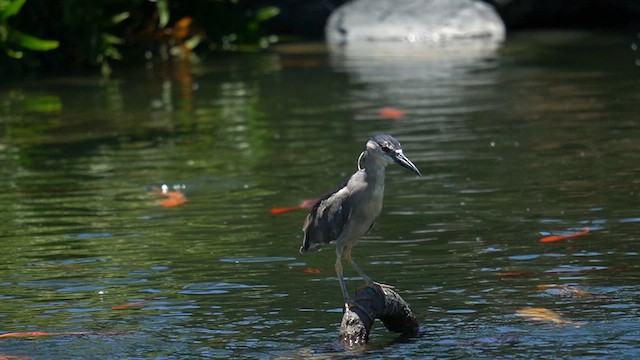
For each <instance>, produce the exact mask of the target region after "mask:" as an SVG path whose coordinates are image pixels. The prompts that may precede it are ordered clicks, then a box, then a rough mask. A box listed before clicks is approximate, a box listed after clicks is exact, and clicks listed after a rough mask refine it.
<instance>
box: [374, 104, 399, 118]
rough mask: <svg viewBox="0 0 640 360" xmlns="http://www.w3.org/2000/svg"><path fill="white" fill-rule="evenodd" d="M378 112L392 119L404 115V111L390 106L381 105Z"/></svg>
mask: <svg viewBox="0 0 640 360" xmlns="http://www.w3.org/2000/svg"><path fill="white" fill-rule="evenodd" d="M378 114H379V115H380V116H381V117H383V118H387V119H394V120H398V119H402V118H403V117H404V111H402V110H400V109H396V108H392V107H383V108H382V109H380V111H378Z"/></svg>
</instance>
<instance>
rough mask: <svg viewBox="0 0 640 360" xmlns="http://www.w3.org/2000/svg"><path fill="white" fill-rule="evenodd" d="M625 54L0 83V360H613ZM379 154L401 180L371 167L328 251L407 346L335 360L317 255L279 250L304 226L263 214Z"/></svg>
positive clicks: (632, 75)
mask: <svg viewBox="0 0 640 360" xmlns="http://www.w3.org/2000/svg"><path fill="white" fill-rule="evenodd" d="M638 44H640V38H639V37H638V36H637V35H636V34H631V35H628V36H626V35H625V36H621V35H620V34H593V33H582V32H542V33H521V34H517V35H514V36H512V37H510V38H509V39H508V40H507V42H506V43H505V44H503V45H502V46H501V47H499V48H497V49H474V48H458V49H438V50H433V49H432V50H429V51H425V50H418V49H411V50H406V49H405V50H401V49H394V50H393V51H389V50H386V51H385V50H384V49H381V50H380V51H371V52H369V53H366V54H363V53H357V52H354V53H349V52H345V51H329V50H327V49H325V48H324V47H323V46H322V45H318V44H304V45H298V46H282V47H280V48H278V49H277V50H276V51H272V52H269V53H261V54H227V55H220V56H216V57H214V58H209V59H204V60H202V61H201V62H200V63H198V64H192V65H189V64H178V63H176V64H171V65H159V64H155V65H150V66H148V67H147V68H145V69H129V70H126V69H123V70H119V71H116V72H115V73H114V74H113V76H112V77H111V78H110V79H102V78H99V77H93V76H73V77H56V78H46V79H40V78H39V79H31V80H23V81H19V82H18V81H14V82H4V83H3V84H2V85H0V124H1V125H2V127H1V132H0V159H1V161H2V167H1V168H0V186H2V188H3V191H2V193H1V195H0V206H1V207H2V209H4V210H3V211H2V212H3V213H4V214H5V215H3V221H2V223H1V224H0V236H1V241H0V264H2V265H0V266H1V267H2V272H1V274H2V275H0V319H1V324H2V326H1V327H0V357H2V358H7V359H45V358H58V359H62V358H74V359H82V358H87V359H93V358H102V359H108V358H113V359H133V358H135V359H145V358H150V359H188V358H221V357H244V358H277V357H280V358H308V357H313V356H315V357H319V358H320V357H336V358H341V357H354V356H356V357H357V356H367V357H371V358H407V357H409V358H438V359H443V358H505V357H510V358H518V357H520V358H569V357H572V358H583V359H589V358H602V357H610V358H638V357H640V347H639V346H638V344H639V343H640V318H639V315H640V313H639V310H638V300H639V299H640V267H639V266H638V262H639V261H640V255H639V254H640V247H639V246H638V240H639V238H640V236H639V234H640V231H639V230H640V212H639V209H640V180H639V179H640V176H639V175H640V157H639V155H638V154H640V141H639V140H638V139H640V118H639V116H638V114H639V111H638V104H639V103H640V81H638V80H639V77H640V51H638V46H639V45H638ZM380 132H384V133H390V134H392V135H394V136H395V137H396V138H397V139H398V140H399V141H400V142H401V143H402V146H403V148H404V152H405V154H406V155H407V156H408V157H409V158H410V159H411V160H412V161H413V162H414V163H415V164H416V165H417V166H418V168H420V170H421V171H422V174H423V176H422V177H416V176H415V175H413V174H411V173H409V172H407V171H406V170H404V169H402V168H401V167H399V166H395V165H391V166H389V167H388V169H387V181H386V194H385V205H384V208H383V211H382V215H381V216H380V218H379V219H378V221H377V222H376V224H375V225H374V227H373V228H372V229H371V231H370V232H369V233H368V234H367V235H366V236H365V237H364V238H363V239H362V240H361V242H360V243H359V244H358V245H357V246H356V247H355V248H354V250H353V255H354V258H355V259H356V261H357V262H358V264H359V265H360V266H361V267H362V268H363V270H364V271H365V272H367V274H368V275H370V276H371V277H373V278H374V279H376V280H377V281H380V282H383V283H386V284H392V285H394V286H395V287H396V289H397V290H398V292H399V294H400V295H401V296H402V297H403V298H404V299H405V300H406V301H407V302H408V303H409V304H410V306H411V308H412V310H413V312H414V314H415V316H416V317H417V319H418V321H419V322H420V325H421V330H420V334H419V335H418V336H417V337H413V338H409V339H404V338H399V337H398V336H397V335H396V334H393V333H389V332H387V331H386V329H384V327H383V326H382V325H381V324H380V323H379V322H378V323H376V325H375V326H374V329H373V330H372V334H371V338H370V340H371V343H370V346H368V347H367V348H365V349H361V350H357V351H356V350H353V349H343V348H341V347H340V346H339V345H338V343H337V335H338V327H339V324H340V320H341V317H342V296H341V292H340V287H339V285H338V281H337V278H336V275H335V273H334V267H333V265H334V261H335V254H334V251H333V245H328V246H326V248H325V249H324V251H321V252H319V253H308V254H300V253H299V251H298V249H299V247H300V245H301V241H302V232H301V227H302V223H303V221H304V218H305V216H306V212H307V211H308V210H306V209H302V210H297V211H290V212H285V213H281V214H272V213H271V212H270V209H273V208H278V207H289V206H293V207H295V206H297V205H298V204H300V203H301V202H303V201H305V200H309V199H313V198H317V197H319V196H321V195H322V194H323V193H324V192H326V191H328V190H330V189H331V188H332V187H333V186H335V185H337V184H339V183H340V182H341V181H342V180H344V179H345V178H346V177H348V176H350V174H351V173H352V172H354V171H355V170H356V169H357V164H356V162H357V158H358V155H359V154H360V151H361V150H362V149H363V147H364V144H365V143H366V141H367V139H368V138H369V137H370V136H371V135H372V134H376V133H380ZM163 186H164V189H165V190H168V192H165V193H164V194H163V192H162V191H163V190H162V189H163ZM572 234H573V235H576V236H573V237H566V238H563V237H560V238H555V240H558V241H552V242H541V241H540V240H541V239H542V238H545V237H547V236H553V235H560V236H562V235H572ZM552 240H553V239H552ZM345 271H346V279H347V286H348V287H349V289H350V291H355V289H356V288H357V287H359V286H360V285H361V284H362V282H361V279H360V278H359V277H358V276H357V274H356V273H355V272H353V271H352V269H351V268H349V267H348V265H345ZM532 308H533V310H531V309H532ZM527 312H529V313H527ZM531 312H533V313H534V315H531ZM527 314H529V315H527ZM535 314H538V315H535ZM24 332H35V333H32V334H30V335H31V336H26V335H29V334H16V333H24ZM2 334H4V335H5V336H1V335H2ZM44 335H47V336H44Z"/></svg>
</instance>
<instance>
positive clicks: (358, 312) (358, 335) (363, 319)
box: [339, 283, 419, 346]
mask: <svg viewBox="0 0 640 360" xmlns="http://www.w3.org/2000/svg"><path fill="white" fill-rule="evenodd" d="M375 319H380V320H381V321H382V323H383V324H384V326H385V327H386V328H387V330H389V331H393V332H398V333H402V334H403V335H406V336H414V335H416V334H417V333H418V329H419V325H418V321H417V320H416V318H415V316H413V313H412V312H411V309H410V308H409V305H408V304H407V303H406V302H405V301H404V300H403V299H402V298H401V297H400V295H398V293H396V292H395V291H394V289H393V288H392V287H389V286H386V285H382V286H381V285H380V284H378V283H375V284H373V285H371V286H366V287H363V288H360V289H359V290H358V291H357V292H356V298H355V300H354V301H353V303H351V304H348V307H347V308H346V309H345V311H344V314H343V316H342V323H341V324H340V340H339V341H340V343H341V344H343V345H346V346H359V345H360V346H361V345H365V344H366V343H367V342H368V341H369V332H370V331H371V326H372V325H373V322H374V320H375Z"/></svg>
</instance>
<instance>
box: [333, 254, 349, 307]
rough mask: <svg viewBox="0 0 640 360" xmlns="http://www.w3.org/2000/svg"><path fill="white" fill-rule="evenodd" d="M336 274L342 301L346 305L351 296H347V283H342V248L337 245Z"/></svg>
mask: <svg viewBox="0 0 640 360" xmlns="http://www.w3.org/2000/svg"><path fill="white" fill-rule="evenodd" d="M336 275H338V281H339V282H340V289H342V297H343V298H344V303H345V305H346V306H347V307H348V304H349V303H350V302H351V297H349V292H348V291H347V285H346V284H345V283H344V278H343V277H342V248H340V247H339V246H336Z"/></svg>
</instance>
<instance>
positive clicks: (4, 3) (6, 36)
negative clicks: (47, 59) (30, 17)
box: [0, 0, 59, 59]
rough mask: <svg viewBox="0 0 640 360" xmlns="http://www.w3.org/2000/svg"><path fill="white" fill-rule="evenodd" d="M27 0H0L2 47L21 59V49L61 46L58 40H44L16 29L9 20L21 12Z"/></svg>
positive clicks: (43, 48)
mask: <svg viewBox="0 0 640 360" xmlns="http://www.w3.org/2000/svg"><path fill="white" fill-rule="evenodd" d="M25 2H26V0H0V49H2V50H4V52H5V54H7V55H8V56H10V57H12V58H15V59H20V58H22V56H23V52H22V51H20V50H19V49H27V50H33V51H49V50H53V49H56V48H57V47H58V46H59V43H58V41H56V40H44V39H40V38H38V37H35V36H32V35H29V34H25V33H23V32H21V31H19V30H16V29H14V28H13V27H12V26H11V25H9V24H8V22H7V20H8V19H9V18H11V17H13V16H16V15H18V14H19V13H20V10H21V9H22V6H23V5H24V4H25Z"/></svg>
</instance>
